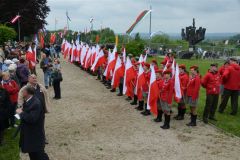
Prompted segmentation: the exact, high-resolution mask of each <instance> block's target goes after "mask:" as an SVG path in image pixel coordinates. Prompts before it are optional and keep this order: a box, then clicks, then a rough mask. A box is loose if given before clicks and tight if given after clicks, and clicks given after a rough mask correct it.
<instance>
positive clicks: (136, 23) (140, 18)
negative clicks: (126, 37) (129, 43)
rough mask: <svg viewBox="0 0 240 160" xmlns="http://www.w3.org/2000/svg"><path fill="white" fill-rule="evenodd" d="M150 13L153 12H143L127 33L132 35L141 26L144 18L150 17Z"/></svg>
mask: <svg viewBox="0 0 240 160" xmlns="http://www.w3.org/2000/svg"><path fill="white" fill-rule="evenodd" d="M150 12H151V10H144V11H143V12H141V13H140V15H139V16H138V17H137V19H136V21H135V22H134V23H133V24H132V25H131V27H130V28H129V29H128V30H127V32H126V33H127V34H131V33H132V31H133V30H134V28H136V26H137V25H138V24H139V22H140V21H141V20H143V19H144V17H146V15H148V14H149V13H150Z"/></svg>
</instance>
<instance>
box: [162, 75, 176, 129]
mask: <svg viewBox="0 0 240 160" xmlns="http://www.w3.org/2000/svg"><path fill="white" fill-rule="evenodd" d="M163 79H164V81H163V84H162V87H161V90H160V98H161V108H162V111H163V112H164V117H165V119H164V125H163V126H161V128H162V129H169V128H170V116H171V105H172V99H173V81H172V79H171V70H166V71H164V72H163Z"/></svg>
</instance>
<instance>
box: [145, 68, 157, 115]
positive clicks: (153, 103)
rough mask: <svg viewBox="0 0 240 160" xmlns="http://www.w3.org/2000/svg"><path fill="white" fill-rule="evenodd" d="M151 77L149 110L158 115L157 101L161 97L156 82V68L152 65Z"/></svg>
mask: <svg viewBox="0 0 240 160" xmlns="http://www.w3.org/2000/svg"><path fill="white" fill-rule="evenodd" d="M150 68H151V77H150V85H149V92H148V93H149V94H148V100H147V109H149V110H150V111H151V112H152V113H153V114H154V115H157V113H158V112H157V100H158V97H159V88H158V84H157V80H156V73H155V70H154V66H152V65H151V67H150Z"/></svg>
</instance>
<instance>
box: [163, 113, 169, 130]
mask: <svg viewBox="0 0 240 160" xmlns="http://www.w3.org/2000/svg"><path fill="white" fill-rule="evenodd" d="M164 117H165V119H164V125H163V126H161V128H162V129H169V128H170V117H171V116H170V115H166V114H165V115H164Z"/></svg>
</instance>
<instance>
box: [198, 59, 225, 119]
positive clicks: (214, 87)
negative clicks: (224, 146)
mask: <svg viewBox="0 0 240 160" xmlns="http://www.w3.org/2000/svg"><path fill="white" fill-rule="evenodd" d="M217 67H218V64H216V63H214V64H211V66H210V69H209V71H208V72H207V73H206V75H205V76H204V77H203V78H202V80H201V84H202V86H203V88H205V89H206V94H207V95H206V97H207V98H206V105H205V108H204V112H203V122H204V123H208V119H210V120H216V119H215V118H214V115H215V111H216V109H217V105H218V97H219V93H220V80H221V78H220V74H219V73H218V68H217Z"/></svg>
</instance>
